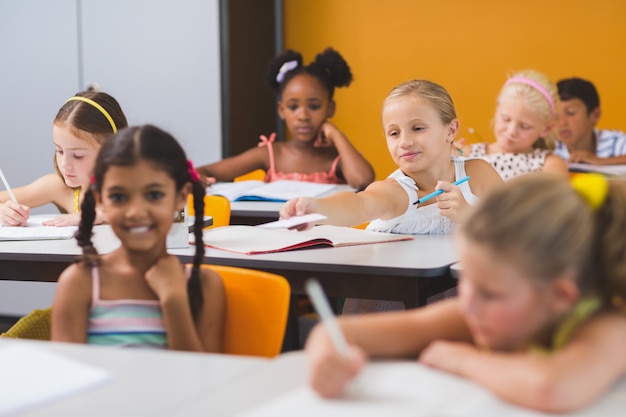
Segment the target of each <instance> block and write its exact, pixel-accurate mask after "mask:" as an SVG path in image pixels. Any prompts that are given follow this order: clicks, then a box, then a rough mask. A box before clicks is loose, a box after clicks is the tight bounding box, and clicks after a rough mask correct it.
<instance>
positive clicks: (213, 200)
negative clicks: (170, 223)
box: [187, 195, 230, 229]
mask: <svg viewBox="0 0 626 417" xmlns="http://www.w3.org/2000/svg"><path fill="white" fill-rule="evenodd" d="M187 213H188V214H189V215H190V216H195V215H196V210H194V208H193V196H192V195H189V198H188V199H187ZM204 215H205V216H211V217H213V225H212V226H209V227H207V228H205V229H210V228H212V227H219V226H228V224H229V223H230V201H228V199H227V198H226V197H222V196H221V195H205V196H204Z"/></svg>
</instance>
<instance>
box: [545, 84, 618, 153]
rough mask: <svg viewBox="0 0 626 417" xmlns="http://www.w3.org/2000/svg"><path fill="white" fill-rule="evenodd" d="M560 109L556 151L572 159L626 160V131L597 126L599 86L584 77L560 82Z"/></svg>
mask: <svg viewBox="0 0 626 417" xmlns="http://www.w3.org/2000/svg"><path fill="white" fill-rule="evenodd" d="M557 89H558V94H559V101H560V103H559V106H558V107H559V109H558V118H557V125H556V129H557V133H558V136H559V139H560V140H559V141H558V142H557V145H556V149H555V151H554V153H555V154H557V155H559V156H560V157H561V158H563V159H564V160H565V161H568V162H583V163H587V164H593V165H614V164H626V133H624V132H621V131H619V130H601V129H597V128H596V124H597V123H598V120H599V119H600V115H601V111H600V97H599V96H598V92H597V90H596V88H595V86H594V85H593V84H592V83H591V82H590V81H587V80H584V79H582V78H566V79H563V80H560V81H559V82H558V83H557Z"/></svg>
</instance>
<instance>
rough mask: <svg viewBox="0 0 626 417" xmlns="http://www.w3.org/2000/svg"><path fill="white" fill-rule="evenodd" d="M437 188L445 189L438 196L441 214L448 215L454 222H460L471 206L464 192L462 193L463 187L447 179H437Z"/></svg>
mask: <svg viewBox="0 0 626 417" xmlns="http://www.w3.org/2000/svg"><path fill="white" fill-rule="evenodd" d="M435 189H437V190H443V191H444V192H443V193H442V194H440V195H439V196H437V207H439V214H441V215H442V216H446V217H447V218H449V219H450V220H452V221H453V222H454V223H459V221H460V217H461V214H462V213H463V212H464V211H465V209H466V208H467V207H469V204H467V201H465V198H464V197H463V193H461V189H460V188H459V187H458V186H456V185H454V184H452V183H450V182H447V181H437V186H436V187H435Z"/></svg>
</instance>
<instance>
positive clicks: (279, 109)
mask: <svg viewBox="0 0 626 417" xmlns="http://www.w3.org/2000/svg"><path fill="white" fill-rule="evenodd" d="M276 111H277V112H278V116H279V117H280V120H285V106H284V105H283V102H282V100H281V101H279V102H278V103H276Z"/></svg>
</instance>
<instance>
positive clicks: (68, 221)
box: [42, 213, 80, 226]
mask: <svg viewBox="0 0 626 417" xmlns="http://www.w3.org/2000/svg"><path fill="white" fill-rule="evenodd" d="M79 223H80V213H72V214H62V215H60V216H58V217H55V218H54V219H50V220H46V221H45V222H43V223H42V224H43V225H44V226H78V224H79Z"/></svg>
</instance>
